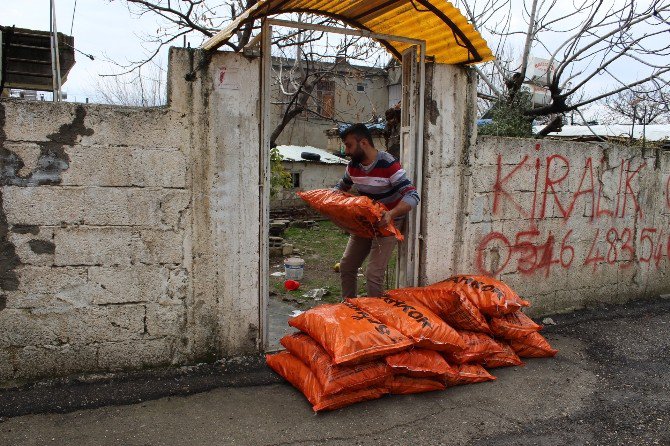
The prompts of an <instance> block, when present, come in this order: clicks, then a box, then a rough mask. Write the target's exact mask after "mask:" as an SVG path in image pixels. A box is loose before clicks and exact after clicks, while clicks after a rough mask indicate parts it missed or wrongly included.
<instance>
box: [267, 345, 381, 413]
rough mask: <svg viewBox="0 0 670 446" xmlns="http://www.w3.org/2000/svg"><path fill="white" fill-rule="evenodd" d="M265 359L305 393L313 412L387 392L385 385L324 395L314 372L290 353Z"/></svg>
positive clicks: (372, 397) (343, 405) (335, 407)
mask: <svg viewBox="0 0 670 446" xmlns="http://www.w3.org/2000/svg"><path fill="white" fill-rule="evenodd" d="M265 361H266V362H267V364H268V366H270V368H271V369H272V370H274V371H275V372H277V373H278V374H279V375H281V376H282V378H284V379H285V380H287V381H288V382H290V383H291V385H292V386H293V387H295V388H296V389H298V390H300V391H301V392H302V394H303V395H305V397H306V398H307V400H308V401H309V402H310V404H312V409H313V410H314V412H320V411H322V410H335V409H339V408H341V407H345V406H348V405H350V404H353V403H357V402H359V401H366V400H373V399H376V398H379V397H381V396H382V395H384V394H386V393H388V388H386V387H369V388H366V389H360V390H354V391H352V392H343V393H338V394H337V395H331V396H326V395H324V393H323V388H322V387H321V384H320V383H319V380H318V379H316V376H315V375H314V373H312V371H311V370H310V369H309V367H307V366H306V365H305V364H303V363H302V361H300V360H299V359H298V358H296V357H295V356H293V355H292V354H291V353H289V352H287V351H283V352H279V353H275V354H269V355H265Z"/></svg>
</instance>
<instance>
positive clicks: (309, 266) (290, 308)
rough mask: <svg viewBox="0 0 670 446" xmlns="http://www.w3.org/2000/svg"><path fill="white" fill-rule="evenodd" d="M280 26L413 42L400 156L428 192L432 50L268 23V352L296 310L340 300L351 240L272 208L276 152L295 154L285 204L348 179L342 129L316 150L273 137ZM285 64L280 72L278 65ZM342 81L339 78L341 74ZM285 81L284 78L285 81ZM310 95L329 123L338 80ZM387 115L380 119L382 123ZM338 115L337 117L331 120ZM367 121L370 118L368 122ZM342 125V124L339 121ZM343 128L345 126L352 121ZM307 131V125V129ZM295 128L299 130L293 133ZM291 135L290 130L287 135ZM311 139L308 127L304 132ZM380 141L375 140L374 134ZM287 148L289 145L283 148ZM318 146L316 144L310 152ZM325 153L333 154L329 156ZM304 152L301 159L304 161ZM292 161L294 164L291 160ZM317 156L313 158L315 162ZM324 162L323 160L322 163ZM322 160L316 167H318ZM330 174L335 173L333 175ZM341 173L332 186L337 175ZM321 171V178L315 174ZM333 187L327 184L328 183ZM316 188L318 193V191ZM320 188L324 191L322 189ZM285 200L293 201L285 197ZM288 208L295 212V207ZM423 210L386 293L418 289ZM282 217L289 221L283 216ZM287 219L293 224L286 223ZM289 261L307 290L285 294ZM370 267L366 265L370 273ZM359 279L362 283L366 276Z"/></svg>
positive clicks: (264, 161)
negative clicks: (299, 267) (426, 100)
mask: <svg viewBox="0 0 670 446" xmlns="http://www.w3.org/2000/svg"><path fill="white" fill-rule="evenodd" d="M273 27H287V28H291V29H293V30H311V31H317V32H320V33H333V34H335V35H340V36H358V37H361V38H362V37H365V38H377V39H382V38H383V39H384V40H386V41H394V40H397V41H402V42H404V43H408V44H410V46H409V48H408V49H407V50H405V51H404V52H403V54H402V60H401V69H400V76H399V77H400V81H401V82H400V102H401V106H400V110H401V116H400V122H399V128H398V133H399V135H398V137H399V138H398V139H399V144H400V153H399V158H400V161H401V163H402V165H403V167H404V169H405V170H406V171H407V174H408V176H409V178H410V179H411V180H412V181H413V182H414V183H415V185H416V186H417V189H418V190H419V191H420V190H421V175H422V161H423V157H422V153H423V108H424V107H423V96H424V95H423V92H424V79H425V68H424V62H425V44H424V42H423V41H418V40H413V39H407V38H403V37H398V36H388V35H376V34H372V33H369V32H362V31H356V30H352V29H348V28H337V27H331V26H323V25H319V24H305V23H295V22H287V21H283V20H275V19H265V20H264V23H263V31H262V33H261V55H262V63H261V83H262V100H261V102H262V104H261V110H262V114H261V121H262V124H261V146H260V159H261V165H260V169H261V171H260V178H261V179H262V181H263V183H264V187H263V190H264V193H263V194H262V196H261V206H260V208H261V215H260V221H261V240H260V246H261V250H260V252H261V255H260V260H259V261H260V265H259V266H260V268H259V270H260V277H259V284H260V306H259V308H260V320H261V335H262V339H263V346H264V350H266V351H269V350H270V351H271V350H275V349H277V348H279V343H278V341H279V339H280V338H281V337H282V336H283V335H284V334H286V333H288V332H290V331H291V329H290V327H288V325H287V320H288V319H289V318H290V317H291V315H294V314H296V311H302V310H305V309H307V308H309V307H311V306H315V305H319V304H321V303H326V302H329V301H340V292H341V288H340V286H339V274H338V272H337V270H336V263H337V261H338V260H339V258H340V256H341V255H342V252H343V251H344V247H345V246H346V242H347V239H348V235H347V234H346V233H344V232H343V231H341V230H340V229H339V228H336V227H335V226H334V225H333V224H332V223H330V222H328V221H325V220H320V219H319V218H318V216H316V215H314V214H310V213H309V212H308V211H307V210H303V209H301V210H294V211H293V212H292V214H290V215H288V214H287V213H283V214H282V212H277V209H274V210H273V209H272V208H273V206H272V203H273V202H274V203H276V202H277V197H276V196H274V194H271V184H270V181H271V168H270V166H271V164H272V163H273V162H274V163H276V162H277V158H276V156H277V152H278V151H280V152H284V153H281V155H285V153H286V154H288V155H289V156H288V157H286V156H285V159H286V161H284V162H282V161H279V162H280V163H282V164H284V165H283V166H282V167H284V169H286V170H287V172H285V173H286V177H285V180H286V184H287V186H288V187H285V188H284V191H283V192H282V194H285V192H289V196H286V195H284V196H283V197H281V199H280V201H282V200H284V201H290V200H291V199H292V197H291V196H290V194H294V193H295V191H296V190H300V189H305V190H309V189H316V188H329V187H332V186H334V184H335V182H336V181H337V179H338V178H339V177H341V176H342V174H343V173H344V169H345V167H346V163H347V161H346V160H343V159H342V158H339V161H338V157H337V152H338V151H339V152H340V153H343V150H342V147H341V145H340V142H339V136H338V130H339V129H338V126H337V125H335V126H334V128H332V129H329V131H330V133H327V134H325V135H324V136H326V138H324V143H320V142H317V143H316V144H315V145H321V146H323V145H324V144H325V147H324V149H322V148H321V147H314V148H313V149H309V148H305V146H304V145H300V144H292V142H294V141H291V139H290V138H291V136H290V133H289V135H288V136H285V137H284V138H282V139H281V140H278V139H277V138H276V135H274V134H273V132H274V131H275V130H276V129H277V124H276V122H273V121H274V119H273V118H274V110H273V109H275V108H276V106H277V101H276V99H275V100H274V101H273V93H276V91H277V85H276V84H277V83H278V82H279V83H280V85H279V89H282V88H284V85H281V82H282V81H281V80H280V81H278V82H277V77H276V75H274V74H273V72H276V70H277V69H279V70H283V69H284V67H283V66H282V64H283V63H282V61H277V60H276V58H275V57H273V54H272V41H273ZM342 62H343V61H342V60H339V61H338V60H335V61H333V62H329V64H330V65H331V66H337V65H338V64H340V63H342ZM278 64H279V66H277V65H278ZM335 77H337V76H335ZM279 79H281V77H279ZM350 86H351V87H352V88H353V89H354V91H355V92H356V93H360V94H365V93H366V90H367V89H370V88H373V85H372V82H370V81H369V80H368V79H365V78H363V79H361V81H360V82H350ZM313 87H314V88H313V89H312V90H311V91H310V100H311V99H315V100H317V101H318V102H317V107H316V108H317V110H316V113H317V114H318V115H320V116H321V117H324V116H325V117H329V115H331V114H332V113H333V112H334V111H336V110H337V108H338V104H337V82H336V81H335V80H333V77H331V76H327V75H324V76H322V77H320V78H319V79H318V81H317V82H316V83H315V85H314V86H313ZM386 88H387V97H386V104H385V105H386V106H385V107H383V109H378V110H377V112H378V113H379V114H380V115H381V116H383V115H384V112H385V111H386V109H387V108H388V107H387V106H388V105H390V104H388V92H389V91H390V89H388V86H386ZM381 116H380V117H381ZM331 117H332V116H331ZM366 118H367V119H366ZM366 120H369V117H368V116H366V117H363V116H360V117H358V118H355V119H351V120H350V122H360V121H366ZM334 121H336V120H334ZM341 124H344V125H346V122H342V123H341ZM371 124H372V126H373V127H374V126H375V124H376V125H377V126H378V129H379V130H380V133H379V134H378V137H379V141H378V142H377V141H375V146H376V147H378V148H379V149H382V150H385V149H386V148H387V145H388V141H387V140H386V139H385V138H384V135H383V131H384V130H385V122H384V121H383V120H380V121H379V122H378V123H375V122H371ZM303 125H304V124H303ZM294 128H295V127H294ZM284 130H285V129H284ZM298 132H299V133H300V132H302V133H303V134H304V129H303V130H299V131H298ZM373 136H374V135H373ZM282 143H288V144H282ZM309 147H312V146H309ZM321 150H325V152H326V153H322V152H321ZM298 153H299V154H300V155H299V157H300V158H298ZM330 156H333V157H335V159H333V160H332V163H321V164H332V165H331V166H330V167H324V166H320V167H316V166H318V165H319V164H318V163H319V161H321V159H324V160H326V159H329V157H330ZM287 158H288V159H287ZM310 158H311V159H310ZM317 158H318V160H317ZM314 161H316V163H317V164H314V163H313V162H314ZM328 169H330V170H328ZM333 169H334V172H335V174H334V176H333V178H332V181H328V180H331V178H330V176H331V175H332V174H331V173H330V172H331V171H333ZM315 171H319V172H321V173H319V174H316V175H315V174H314V172H315ZM314 176H317V177H318V178H319V179H320V180H322V181H323V184H315V183H314V182H312V181H310V178H311V177H314ZM326 183H328V184H326ZM315 186H316V187H315ZM319 186H321V187H319ZM284 197H286V198H285V199H284ZM284 205H288V206H290V204H288V203H284ZM420 216H421V212H420V209H416V210H415V211H414V212H412V213H411V214H410V216H409V218H408V219H407V220H406V228H405V230H404V233H405V242H403V243H402V244H400V245H399V247H398V249H397V250H396V252H397V257H396V258H395V259H394V260H392V261H391V262H390V263H389V265H390V268H389V271H388V272H387V275H386V283H385V286H386V288H392V287H396V286H412V285H415V284H416V280H417V278H418V267H419V234H418V231H419V229H418V228H420ZM282 217H283V218H282ZM287 217H288V218H287ZM288 257H299V258H300V259H301V261H304V262H305V265H304V273H303V279H302V280H301V281H300V282H301V285H302V286H301V289H299V290H296V291H288V290H286V289H284V281H285V276H284V274H283V273H284V260H285V259H286V258H288ZM364 267H365V264H364V266H363V268H364ZM359 279H363V278H362V277H359ZM358 286H359V291H360V292H361V293H364V291H363V290H364V283H363V280H359V284H358Z"/></svg>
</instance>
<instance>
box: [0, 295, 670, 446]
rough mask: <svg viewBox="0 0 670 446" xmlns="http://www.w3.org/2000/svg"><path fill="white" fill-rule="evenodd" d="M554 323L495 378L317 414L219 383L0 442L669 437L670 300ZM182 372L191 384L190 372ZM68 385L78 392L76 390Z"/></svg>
mask: <svg viewBox="0 0 670 446" xmlns="http://www.w3.org/2000/svg"><path fill="white" fill-rule="evenodd" d="M553 319H554V321H555V322H556V323H557V325H555V326H547V327H546V328H545V330H544V333H545V335H546V336H547V338H548V339H549V340H550V342H551V343H552V345H553V346H554V347H556V348H558V349H559V350H560V351H559V354H558V355H557V356H556V357H555V358H553V359H535V360H528V361H527V365H526V366H525V367H517V368H507V369H497V370H494V371H493V373H494V374H495V375H496V376H497V378H498V379H497V381H495V382H490V383H484V384H476V385H469V386H460V387H455V388H450V389H448V390H446V391H444V392H433V393H429V394H421V395H411V396H387V397H384V398H382V399H380V400H377V401H370V402H366V403H361V404H357V405H354V406H351V407H348V408H345V409H341V410H338V411H335V412H331V413H323V414H319V415H314V414H313V413H312V411H311V408H310V407H309V405H308V404H307V403H306V401H305V399H304V398H303V397H302V396H301V395H300V394H299V393H298V392H297V391H296V390H294V389H293V388H291V387H290V386H289V385H287V384H284V383H280V384H271V385H264V386H254V387H226V388H217V389H214V390H210V391H208V392H203V393H199V394H195V395H190V396H170V397H165V398H162V399H158V400H154V401H143V402H141V403H138V404H133V405H127V406H116V407H100V408H97V409H90V410H81V411H74V412H70V413H65V414H54V413H51V414H41V415H28V416H19V417H14V418H5V419H4V422H2V423H0V439H2V444H3V445H5V444H7V445H43V444H64V445H65V444H80V445H118V444H123V445H176V444H197V445H209V444H212V445H213V444H216V445H261V444H262V445H312V444H329V445H351V444H359V445H378V444H379V445H381V444H398V445H407V444H421V445H446V444H459V445H460V444H464V445H492V444H495V445H532V444H537V445H564V444H569V445H575V444H585V445H586V444H591V445H619V444H635V445H653V444H659V445H667V444H670V430H669V429H667V425H668V421H670V415H669V414H670V384H669V382H670V372H669V371H668V370H669V369H670V355H668V348H669V346H670V336H668V335H669V334H670V329H669V328H670V300H667V299H656V300H651V301H643V302H637V303H631V304H627V305H625V306H618V307H599V308H595V309H591V310H585V311H580V312H576V313H572V314H569V315H556V316H553ZM242 372H243V370H237V371H236V372H235V373H238V374H241V373H242ZM240 376H243V375H240ZM263 377H267V375H265V374H263V373H260V374H259V375H257V378H258V379H261V381H262V380H263V379H264V378H263ZM200 378H201V376H200ZM180 379H181V380H182V384H186V385H187V384H188V382H189V376H188V375H186V376H182V377H181V378H180ZM190 379H193V380H196V381H197V379H198V376H195V377H191V378H190ZM159 382H160V380H157V383H159ZM145 384H146V387H147V388H142V386H139V387H135V388H128V387H127V386H126V387H124V385H123V383H119V384H118V385H117V386H116V387H112V388H111V389H107V392H109V393H110V394H112V393H117V392H121V393H123V392H124V391H125V392H129V391H132V392H135V394H136V395H141V394H142V392H147V391H148V390H151V382H149V381H148V382H146V383H145ZM157 385H159V384H157ZM54 390H58V391H59V392H60V393H59V394H58V395H59V397H62V396H63V394H64V393H63V392H64V390H63V389H52V388H49V387H45V388H44V389H43V393H48V392H52V391H54ZM70 391H71V394H72V395H76V394H77V386H73V387H72V388H71V389H70ZM6 396H7V393H5V394H3V393H0V408H2V407H5V408H6V407H8V405H9V404H8V403H9V401H8V400H7V398H6ZM14 396H16V395H14ZM117 396H118V395H117ZM85 397H86V395H85V394H83V395H82V394H80V395H79V398H85ZM102 400H104V398H102ZM23 404H24V405H30V401H28V400H25V401H23ZM14 407H15V409H16V408H17V407H16V406H14ZM72 407H74V406H72ZM24 409H25V407H24ZM5 415H7V414H5Z"/></svg>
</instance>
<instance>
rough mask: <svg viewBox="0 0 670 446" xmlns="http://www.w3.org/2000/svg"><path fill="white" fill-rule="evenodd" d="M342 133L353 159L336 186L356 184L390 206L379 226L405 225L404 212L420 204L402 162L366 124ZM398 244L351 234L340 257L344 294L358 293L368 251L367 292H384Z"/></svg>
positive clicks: (345, 187)
mask: <svg viewBox="0 0 670 446" xmlns="http://www.w3.org/2000/svg"><path fill="white" fill-rule="evenodd" d="M340 137H341V138H342V141H343V142H344V146H345V150H344V153H345V154H346V155H347V156H349V157H350V158H351V161H350V162H349V164H348V165H347V168H346V170H345V172H344V177H342V179H341V180H340V181H339V182H338V183H337V186H335V188H336V189H338V190H341V191H343V192H347V191H349V190H350V189H351V187H352V186H355V187H356V190H357V191H358V193H359V194H361V195H365V196H367V197H369V198H371V199H372V200H375V201H377V202H379V203H382V204H383V205H385V206H386V207H387V208H388V209H389V210H388V211H387V212H385V213H384V215H383V216H382V220H381V221H380V222H379V226H386V225H388V224H389V223H390V222H391V221H392V220H393V222H394V224H395V225H396V226H397V227H399V228H400V227H402V223H403V220H404V218H405V215H406V214H407V213H408V212H409V211H411V210H412V209H413V208H415V207H416V205H417V204H419V194H418V193H417V191H416V188H415V187H414V185H412V182H411V181H410V180H409V179H408V178H407V175H406V174H405V170H404V169H403V168H402V166H401V165H400V162H398V160H397V159H395V158H394V157H393V156H392V155H390V154H389V153H387V152H383V151H380V150H377V149H376V148H375V146H374V143H373V141H372V134H371V133H370V130H369V129H368V128H367V127H366V126H365V125H364V124H353V125H352V126H350V127H348V128H346V129H345V130H344V131H342V132H341V134H340ZM395 245H396V239H395V237H393V236H390V237H377V238H374V239H369V238H363V237H359V236H356V235H353V234H351V235H349V243H347V248H346V249H345V250H344V254H343V255H342V260H341V261H340V279H341V281H342V298H346V297H356V291H357V289H358V288H357V278H358V268H359V267H360V266H361V265H362V264H363V261H364V260H365V258H366V257H367V256H368V254H369V255H370V261H369V262H368V267H367V269H366V272H365V278H366V280H367V293H368V294H367V295H368V296H373V297H378V296H381V295H382V293H383V291H384V290H383V281H384V273H385V272H386V267H387V265H388V262H389V259H390V258H391V254H392V253H393V248H394V247H395Z"/></svg>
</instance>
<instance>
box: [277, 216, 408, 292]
mask: <svg viewBox="0 0 670 446" xmlns="http://www.w3.org/2000/svg"><path fill="white" fill-rule="evenodd" d="M283 237H284V241H285V242H286V243H291V244H292V245H293V246H294V248H295V249H297V250H298V251H300V257H301V258H302V259H304V260H305V272H304V276H303V279H302V280H301V281H300V288H299V289H297V290H295V291H287V290H286V289H285V288H284V281H285V277H283V276H282V277H274V276H270V289H271V290H273V291H274V292H275V293H276V294H277V295H278V296H279V297H280V298H284V299H290V300H294V301H296V302H297V303H299V304H305V305H309V304H318V303H324V302H340V301H341V294H342V287H341V285H340V274H339V273H338V272H336V271H335V270H334V269H333V267H334V266H335V264H336V263H338V262H339V261H340V259H341V258H342V254H343V253H344V249H345V248H346V246H347V242H348V241H349V234H347V233H346V232H345V231H343V230H342V229H340V228H339V227H337V226H336V225H334V224H333V223H332V222H330V221H320V222H318V223H317V225H316V226H314V227H312V228H298V227H290V228H288V229H287V230H286V231H285V232H284V235H283ZM396 262H397V250H396V251H395V252H394V254H393V256H392V257H391V260H390V261H389V268H388V272H387V280H386V287H387V288H391V287H393V283H394V277H395V265H396ZM366 265H367V260H366V261H365V262H364V263H363V267H362V269H361V271H365V267H366ZM270 270H271V272H274V271H284V259H283V257H274V258H272V259H270ZM315 288H325V289H326V290H328V291H329V294H327V295H326V296H324V297H323V298H322V299H321V301H317V302H310V299H307V298H305V297H303V294H304V293H305V292H307V291H309V290H312V289H315ZM358 292H359V294H365V277H362V276H361V277H358Z"/></svg>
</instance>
